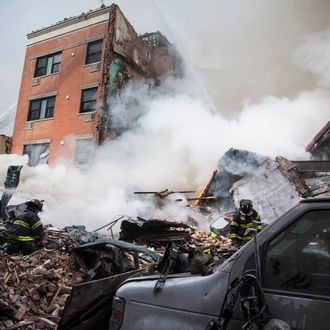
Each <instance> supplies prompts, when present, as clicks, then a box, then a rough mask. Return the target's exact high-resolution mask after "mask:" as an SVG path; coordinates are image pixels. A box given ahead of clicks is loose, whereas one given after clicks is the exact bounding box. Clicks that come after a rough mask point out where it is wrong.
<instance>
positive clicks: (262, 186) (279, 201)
mask: <svg viewBox="0 0 330 330" xmlns="http://www.w3.org/2000/svg"><path fill="white" fill-rule="evenodd" d="M231 194H232V196H233V200H234V203H235V205H236V206H238V204H239V201H240V200H241V199H244V198H248V199H251V200H252V201H253V206H254V208H255V209H256V210H257V211H258V212H259V214H260V215H261V217H262V221H263V222H265V223H270V222H272V221H274V220H275V219H276V218H278V217H279V216H280V215H281V214H282V213H284V212H285V211H286V210H288V209H289V208H290V207H291V206H293V205H294V204H296V203H297V202H298V201H299V200H300V197H299V196H298V194H297V191H296V189H295V187H294V186H293V185H291V184H290V182H289V181H288V180H287V178H286V177H284V176H283V175H282V173H281V171H280V169H279V166H278V164H277V163H276V162H275V161H273V160H271V159H269V160H267V161H265V162H264V163H263V164H262V165H261V166H259V167H258V169H257V170H256V171H255V172H254V173H253V174H252V175H248V176H246V177H244V178H243V179H241V180H239V181H237V182H235V183H234V184H233V186H232V188H231Z"/></svg>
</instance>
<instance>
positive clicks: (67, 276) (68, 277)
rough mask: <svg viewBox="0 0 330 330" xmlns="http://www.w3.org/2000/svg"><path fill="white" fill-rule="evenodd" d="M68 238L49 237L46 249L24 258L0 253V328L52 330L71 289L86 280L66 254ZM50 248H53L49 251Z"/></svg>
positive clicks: (81, 271)
mask: <svg viewBox="0 0 330 330" xmlns="http://www.w3.org/2000/svg"><path fill="white" fill-rule="evenodd" d="M69 245H73V242H71V241H70V239H68V238H65V237H61V236H59V235H53V234H49V235H48V239H47V244H46V246H47V247H44V248H43V249H41V250H38V251H36V252H34V253H33V254H30V255H27V256H20V255H8V254H6V253H2V256H1V259H0V286H1V287H0V290H1V300H0V305H1V306H0V307H1V310H2V311H3V310H6V314H5V315H2V314H1V316H5V317H3V318H1V317H0V329H55V328H56V327H57V323H58V321H59V318H60V314H61V311H62V310H63V308H64V305H65V301H66V298H67V297H68V296H69V294H70V292H71V287H72V286H73V285H75V284H78V283H82V282H84V281H85V279H86V276H85V272H84V271H83V270H77V269H76V265H75V262H74V260H73V258H72V257H70V256H69V254H68V253H67V252H66V251H67V248H66V247H68V246H69ZM49 247H53V248H49Z"/></svg>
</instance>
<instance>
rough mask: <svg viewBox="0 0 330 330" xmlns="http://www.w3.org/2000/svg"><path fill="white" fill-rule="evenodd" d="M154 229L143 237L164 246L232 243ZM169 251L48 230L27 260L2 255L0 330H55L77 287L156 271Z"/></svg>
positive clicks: (157, 223) (73, 230) (78, 231)
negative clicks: (42, 241) (135, 273)
mask: <svg viewBox="0 0 330 330" xmlns="http://www.w3.org/2000/svg"><path fill="white" fill-rule="evenodd" d="M151 225H153V227H152V230H150V231H149V230H147V232H146V233H145V232H143V233H141V234H142V235H143V236H144V237H147V236H148V235H151V237H152V238H154V239H155V240H156V242H158V243H159V242H160V241H162V240H164V241H163V243H164V246H165V245H166V244H167V243H166V241H167V242H170V241H172V240H173V239H176V240H178V239H179V241H178V242H182V239H183V240H184V241H185V242H186V243H185V244H187V246H195V247H197V248H201V249H204V248H209V247H214V248H215V249H218V250H227V249H230V247H231V242H230V240H229V239H227V238H225V237H223V236H219V237H218V238H211V237H210V236H208V235H207V233H206V232H205V231H202V230H198V229H196V228H192V227H188V226H187V228H184V229H185V231H179V232H178V231H177V228H179V227H180V228H181V227H182V224H179V223H168V222H166V221H164V222H163V221H161V220H153V221H152V222H150V224H149V226H151ZM154 227H155V228H154ZM159 227H164V229H163V231H164V233H166V237H164V235H162V233H163V231H162V230H160V231H158V229H159ZM172 228H174V230H175V231H173V230H172ZM134 229H135V228H134ZM157 231H158V234H155V233H156V232H157ZM133 232H134V230H133V231H130V233H133ZM182 233H184V234H185V235H182ZM168 234H170V235H168ZM142 235H141V236H142ZM141 236H140V237H141ZM151 237H149V240H150V241H151V242H152V241H153V240H152V239H151ZM145 240H146V241H148V240H147V239H145ZM165 243H166V244H165ZM152 245H153V244H151V246H152ZM164 246H163V247H161V246H159V247H158V248H156V249H154V248H152V249H148V247H150V246H149V245H148V244H146V242H145V244H144V246H143V245H136V244H134V243H129V242H126V241H123V240H115V239H111V238H109V237H104V236H101V235H97V233H88V232H87V231H86V230H85V228H84V227H83V226H72V227H66V228H64V229H61V230H60V229H57V228H55V227H51V226H50V227H48V228H47V229H46V230H45V237H44V246H43V248H42V249H40V250H37V251H36V252H34V253H32V254H30V255H26V256H21V255H8V254H6V253H2V257H1V259H0V290H1V298H0V311H1V312H0V329H31V330H32V329H56V328H57V326H58V323H59V321H60V318H61V315H62V312H63V310H64V307H65V303H66V300H67V298H68V297H69V295H70V292H71V290H72V287H73V286H75V285H77V284H80V283H83V282H87V281H90V280H95V279H100V278H104V277H109V276H112V275H116V274H121V273H126V272H129V271H132V270H138V269H146V268H150V267H153V266H155V265H156V264H157V260H159V259H160V257H161V256H162V255H163V254H164V250H165V248H164Z"/></svg>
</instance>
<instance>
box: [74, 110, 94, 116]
mask: <svg viewBox="0 0 330 330" xmlns="http://www.w3.org/2000/svg"><path fill="white" fill-rule="evenodd" d="M90 113H96V111H95V110H94V111H86V112H79V113H77V116H83V115H88V114H90Z"/></svg>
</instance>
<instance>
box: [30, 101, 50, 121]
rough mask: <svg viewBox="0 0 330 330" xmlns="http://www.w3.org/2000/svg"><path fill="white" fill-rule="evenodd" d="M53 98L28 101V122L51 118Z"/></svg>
mask: <svg viewBox="0 0 330 330" xmlns="http://www.w3.org/2000/svg"><path fill="white" fill-rule="evenodd" d="M54 107H55V96H51V97H46V98H43V99H37V100H32V101H30V109H29V114H28V121H30V120H38V119H45V118H52V117H53V115H54Z"/></svg>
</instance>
